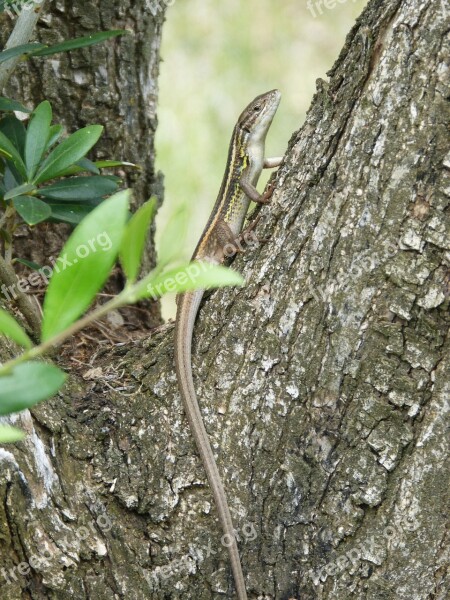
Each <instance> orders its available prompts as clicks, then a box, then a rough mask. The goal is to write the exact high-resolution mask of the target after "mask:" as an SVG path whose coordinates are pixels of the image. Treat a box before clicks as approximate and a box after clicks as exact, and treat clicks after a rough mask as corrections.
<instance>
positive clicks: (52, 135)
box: [45, 125, 64, 150]
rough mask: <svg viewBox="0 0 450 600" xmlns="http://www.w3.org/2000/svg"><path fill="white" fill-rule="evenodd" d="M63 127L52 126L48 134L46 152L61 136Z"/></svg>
mask: <svg viewBox="0 0 450 600" xmlns="http://www.w3.org/2000/svg"><path fill="white" fill-rule="evenodd" d="M63 131H64V127H63V126H62V125H52V126H51V127H50V131H49V134H48V140H47V145H46V148H45V149H46V150H50V148H51V147H52V146H54V145H55V144H56V142H57V141H58V140H59V138H60V137H61V136H62V134H63Z"/></svg>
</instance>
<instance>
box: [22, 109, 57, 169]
mask: <svg viewBox="0 0 450 600" xmlns="http://www.w3.org/2000/svg"><path fill="white" fill-rule="evenodd" d="M51 122H52V107H51V105H50V102H48V101H47V100H44V102H41V103H40V104H39V105H38V106H37V107H36V108H35V110H34V111H33V113H32V115H31V120H30V122H29V124H28V128H27V136H26V139H25V152H24V157H25V166H26V167H27V175H28V179H29V180H30V181H31V180H32V179H33V177H34V174H35V173H36V170H37V168H38V166H39V163H40V162H41V159H42V157H43V155H44V152H45V150H46V148H47V142H48V139H49V136H50V125H51Z"/></svg>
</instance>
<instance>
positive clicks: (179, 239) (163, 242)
mask: <svg viewBox="0 0 450 600" xmlns="http://www.w3.org/2000/svg"><path fill="white" fill-rule="evenodd" d="M187 223H188V212H187V208H186V206H181V207H180V208H179V210H178V211H177V212H176V213H175V214H174V215H173V216H172V217H171V218H170V220H169V222H168V224H167V226H166V228H165V230H164V231H163V234H162V235H161V239H160V242H159V248H158V260H159V263H158V264H159V265H160V266H161V267H162V266H167V265H169V264H170V263H171V262H173V261H174V259H176V258H178V257H179V256H181V255H182V254H183V250H184V246H185V239H186V230H187Z"/></svg>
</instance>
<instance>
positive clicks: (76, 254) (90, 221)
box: [42, 190, 130, 341]
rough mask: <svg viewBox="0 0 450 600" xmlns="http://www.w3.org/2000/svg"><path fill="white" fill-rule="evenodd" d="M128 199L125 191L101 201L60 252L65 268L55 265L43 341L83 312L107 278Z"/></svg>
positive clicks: (116, 249)
mask: <svg viewBox="0 0 450 600" xmlns="http://www.w3.org/2000/svg"><path fill="white" fill-rule="evenodd" d="M129 198H130V192H129V191H128V190H126V191H124V192H119V193H118V194H115V195H114V196H111V198H108V200H105V201H104V202H102V203H101V204H100V206H98V207H97V208H95V209H94V210H93V211H92V212H91V213H90V214H89V215H88V216H87V217H86V218H85V219H84V220H83V221H82V222H81V223H80V224H79V225H78V227H77V228H76V229H75V231H74V232H73V233H72V235H71V236H70V238H69V239H68V241H67V242H66V244H65V246H64V248H63V250H62V252H61V257H62V259H63V260H65V261H66V262H64V263H62V264H64V268H63V267H62V264H61V265H59V263H58V262H57V263H56V266H55V269H54V271H53V275H52V278H51V280H50V283H49V286H48V290H47V294H46V296H45V300H44V317H43V322H42V339H43V341H46V340H48V339H50V338H51V337H53V336H55V335H57V334H58V333H60V332H61V331H63V330H64V329H65V328H66V327H68V326H69V325H71V324H72V323H73V322H74V321H75V320H76V319H77V318H78V317H79V316H80V315H81V314H82V313H84V311H85V310H86V309H87V308H88V306H89V305H90V304H91V302H92V300H93V299H94V297H95V295H96V293H97V292H98V291H99V290H100V288H101V287H102V286H103V284H104V282H105V281H106V279H107V278H108V275H109V273H110V271H111V268H112V266H113V264H114V262H115V260H116V257H117V254H118V252H119V248H120V243H121V241H122V237H123V233H124V230H125V223H126V219H127V212H128V211H127V208H128V201H129ZM106 241H108V242H109V243H108V244H104V243H102V242H106ZM59 266H61V268H60V269H59V271H58V269H57V267H59Z"/></svg>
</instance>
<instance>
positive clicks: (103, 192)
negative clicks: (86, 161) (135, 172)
mask: <svg viewBox="0 0 450 600" xmlns="http://www.w3.org/2000/svg"><path fill="white" fill-rule="evenodd" d="M115 191H117V184H116V183H115V182H114V181H111V180H110V179H109V178H107V177H102V176H101V175H92V176H91V177H73V178H71V179H64V180H63V181H59V182H58V183H54V184H52V185H49V186H47V187H44V188H39V190H38V193H39V196H44V197H45V198H49V199H50V200H67V201H71V200H78V201H79V202H83V201H85V200H95V199H96V198H102V197H103V196H108V195H110V194H112V193H114V192H115Z"/></svg>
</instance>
